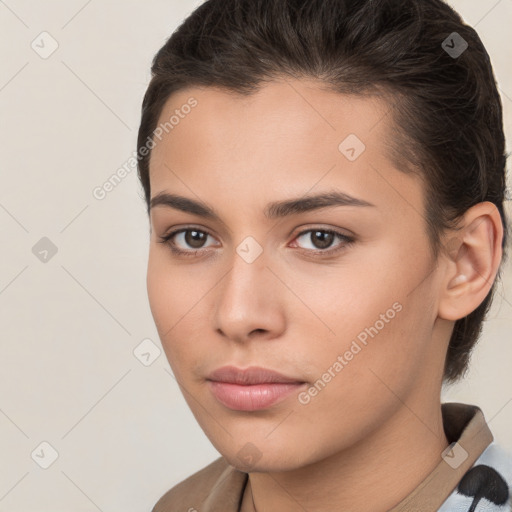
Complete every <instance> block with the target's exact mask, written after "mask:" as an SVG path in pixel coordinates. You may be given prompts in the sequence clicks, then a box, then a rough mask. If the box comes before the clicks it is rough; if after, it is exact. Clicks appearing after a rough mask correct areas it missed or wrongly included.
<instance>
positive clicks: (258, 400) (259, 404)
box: [208, 380, 305, 411]
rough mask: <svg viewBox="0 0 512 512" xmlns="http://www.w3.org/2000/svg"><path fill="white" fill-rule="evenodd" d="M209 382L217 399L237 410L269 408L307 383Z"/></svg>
mask: <svg viewBox="0 0 512 512" xmlns="http://www.w3.org/2000/svg"><path fill="white" fill-rule="evenodd" d="M208 384H209V386H210V389H211V391H212V393H213V394H214V395H215V397H216V398H217V400H218V401H219V402H220V403H222V404H223V405H225V406H226V407H228V408H229V409H233V410H235V411H258V410H261V409H267V408H268V407H270V406H271V405H274V404H276V403H278V402H280V401H282V400H284V399H285V398H286V397H288V396H289V395H291V394H292V393H293V392H294V391H298V390H299V389H300V388H301V387H302V386H304V385H305V383H299V382H297V383H294V382H287V383H276V382H269V383H265V384H253V385H240V384H232V383H228V382H217V381H211V380H209V381H208Z"/></svg>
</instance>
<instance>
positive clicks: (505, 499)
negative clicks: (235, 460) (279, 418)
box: [152, 402, 512, 512]
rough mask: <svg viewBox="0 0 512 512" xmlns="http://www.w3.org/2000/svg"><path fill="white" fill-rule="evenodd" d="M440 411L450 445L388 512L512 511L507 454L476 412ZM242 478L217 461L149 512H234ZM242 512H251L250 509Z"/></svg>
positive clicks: (452, 407) (453, 407)
mask: <svg viewBox="0 0 512 512" xmlns="http://www.w3.org/2000/svg"><path fill="white" fill-rule="evenodd" d="M441 410H442V416H443V428H444V431H445V434H446V438H447V439H448V442H449V443H450V445H449V446H448V447H447V448H446V450H445V451H444V452H443V456H442V459H441V461H440V462H439V464H438V465H437V466H436V467H435V468H434V470H433V471H432V472H431V473H430V474H429V475H428V476H427V477H426V478H425V479H424V480H423V481H422V482H421V483H420V484H419V485H418V486H417V487H416V488H415V489H414V490H413V491H412V492H411V493H410V494H409V495H408V496H406V497H405V498H404V499H403V500H402V501H401V502H400V503H398V504H397V505H396V506H394V507H393V508H392V509H391V510H390V511H389V512H484V511H485V512H510V511H512V453H510V452H508V451H506V450H505V449H504V448H502V447H501V446H499V445H498V444H497V443H496V442H495V441H494V437H493V435H492V433H491V431H490V429H489V427H488V425H487V422H486V421H485V418H484V415H483V412H482V410H481V409H480V408H479V407H477V406H475V405H469V404H461V403H455V402H449V403H444V404H442V405H441ZM248 476H249V475H248V473H244V472H242V471H239V470H237V469H236V468H234V467H233V466H231V465H230V464H229V463H228V462H227V461H226V459H224V458H223V457H219V458H218V459H216V460H214V461H213V462H212V463H211V464H209V465H208V466H206V467H204V468H203V469H201V470H199V471H197V472H196V473H194V474H193V475H191V476H190V477H188V478H187V479H185V480H183V481H182V482H180V483H179V484H177V485H175V486H174V487H173V488H172V489H171V490H169V491H167V492H166V493H165V494H164V495H163V496H162V497H161V498H160V499H159V500H158V502H157V503H156V505H155V506H154V508H153V511H152V512H240V507H241V503H242V497H243V494H244V492H245V488H246V485H247V481H248ZM244 506H245V505H244ZM248 510H251V511H252V512H255V511H254V508H253V506H252V504H251V505H250V506H249V509H248Z"/></svg>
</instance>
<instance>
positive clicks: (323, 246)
mask: <svg viewBox="0 0 512 512" xmlns="http://www.w3.org/2000/svg"><path fill="white" fill-rule="evenodd" d="M208 237H212V235H210V234H209V233H208V232H206V231H204V230H200V229H196V228H181V229H177V230H174V231H171V232H170V233H168V234H166V235H163V236H161V237H160V240H159V241H158V242H159V243H163V244H166V245H168V246H169V248H170V249H171V251H172V252H173V253H174V254H176V255H180V256H195V255H196V254H198V253H200V252H201V251H202V250H203V249H205V248H207V247H209V246H208V245H205V242H206V240H207V239H208ZM212 238H213V237H212ZM336 238H338V239H339V240H340V243H339V244H337V245H336V246H335V248H334V249H330V247H331V246H332V244H333V241H334V240H336ZM300 239H304V241H306V242H307V241H308V239H309V242H310V244H312V245H313V247H312V248H311V247H310V248H307V247H306V248H305V249H306V250H305V252H309V253H314V254H317V253H319V254H332V253H335V252H337V251H341V250H343V249H344V248H346V247H347V246H349V245H350V244H352V243H353V242H354V238H352V237H350V236H348V235H345V234H343V233H340V232H338V231H335V230H332V229H320V228H317V229H308V230H305V231H302V232H301V233H299V235H298V236H297V237H296V238H295V239H294V242H295V241H297V240H300ZM302 248H303V249H304V247H302Z"/></svg>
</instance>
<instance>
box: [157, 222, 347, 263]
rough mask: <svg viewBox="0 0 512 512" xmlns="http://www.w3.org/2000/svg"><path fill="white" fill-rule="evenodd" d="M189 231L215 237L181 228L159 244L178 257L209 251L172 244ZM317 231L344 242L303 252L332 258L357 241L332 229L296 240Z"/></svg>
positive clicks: (163, 237) (200, 231) (314, 230)
mask: <svg viewBox="0 0 512 512" xmlns="http://www.w3.org/2000/svg"><path fill="white" fill-rule="evenodd" d="M187 231H197V232H199V233H204V234H206V235H209V236H213V235H211V234H210V233H208V231H204V230H201V229H196V228H181V229H176V230H174V231H171V232H170V233H168V234H166V235H164V236H161V237H160V240H158V243H161V244H166V245H168V246H169V248H170V249H171V251H172V252H173V253H174V254H175V255H178V256H185V257H193V256H196V255H197V254H198V253H200V252H203V251H205V250H207V249H195V250H183V249H179V248H178V247H176V244H175V243H174V242H172V238H174V236H176V235H178V234H179V233H186V232H187ZM317 231H320V232H321V233H327V234H330V235H334V236H337V237H339V238H340V239H341V240H342V242H343V243H341V244H339V245H338V246H337V247H336V248H335V249H316V250H313V249H303V250H302V251H303V252H306V253H309V254H311V253H312V254H320V255H322V256H324V255H328V256H331V255H333V254H335V253H337V252H339V251H342V250H343V249H345V248H347V247H349V246H351V245H352V244H353V243H354V241H355V239H354V238H352V237H350V236H347V235H344V234H343V233H340V232H339V231H335V230H332V229H319V228H312V229H306V230H304V231H301V232H300V233H298V235H297V236H296V237H295V238H300V237H301V236H303V235H305V234H306V233H314V232H317ZM294 240H295V239H294Z"/></svg>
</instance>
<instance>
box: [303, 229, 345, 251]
mask: <svg viewBox="0 0 512 512" xmlns="http://www.w3.org/2000/svg"><path fill="white" fill-rule="evenodd" d="M336 238H338V239H339V240H340V241H341V242H340V243H339V244H337V245H336V246H335V248H334V249H330V247H331V246H332V244H333V241H334V240H335V239H336ZM300 239H303V240H304V241H305V242H308V241H309V243H310V247H309V248H308V247H306V249H307V252H313V253H327V254H331V253H334V252H337V251H340V250H342V249H344V248H345V247H347V246H348V245H350V244H352V243H353V242H354V238H352V237H350V236H348V235H345V234H343V233H340V232H338V231H335V230H332V229H318V228H317V229H308V230H306V231H302V232H301V233H299V236H297V237H296V238H295V240H300ZM306 245H307V244H306ZM311 245H312V247H311Z"/></svg>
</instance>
